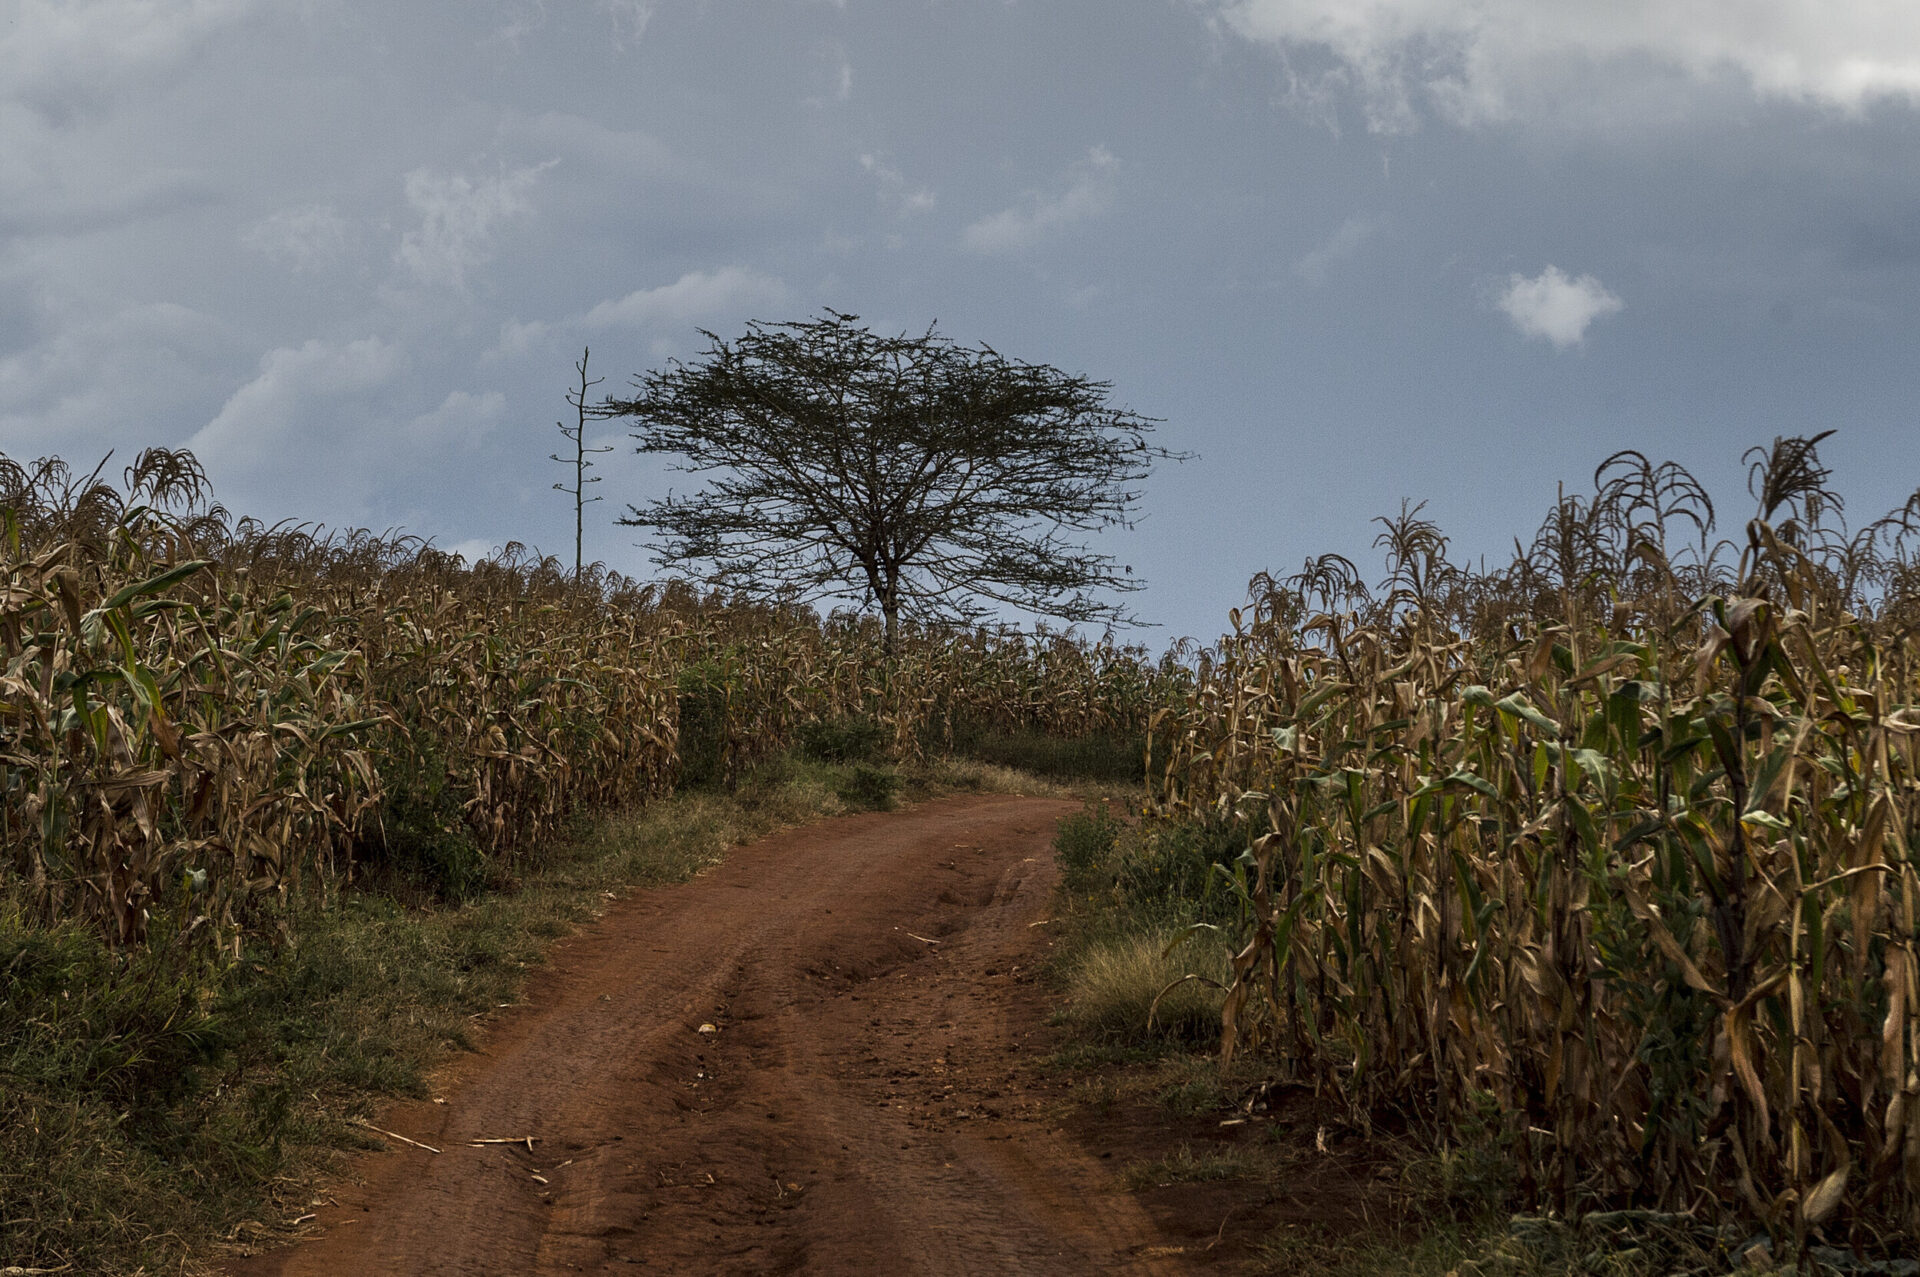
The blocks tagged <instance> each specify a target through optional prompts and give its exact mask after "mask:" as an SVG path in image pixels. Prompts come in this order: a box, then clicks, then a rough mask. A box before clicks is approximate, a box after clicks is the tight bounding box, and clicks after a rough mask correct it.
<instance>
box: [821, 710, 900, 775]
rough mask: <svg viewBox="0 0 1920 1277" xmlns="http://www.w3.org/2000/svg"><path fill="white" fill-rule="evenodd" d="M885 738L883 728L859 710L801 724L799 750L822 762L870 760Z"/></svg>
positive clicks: (878, 751) (884, 742) (859, 761)
mask: <svg viewBox="0 0 1920 1277" xmlns="http://www.w3.org/2000/svg"><path fill="white" fill-rule="evenodd" d="M886 741H887V737H886V730H885V729H884V728H882V727H881V726H880V724H878V723H876V722H874V721H873V720H872V719H871V718H868V717H866V716H865V715H859V714H850V715H846V716H844V717H840V718H825V719H816V720H815V721H813V722H810V723H806V724H803V725H802V726H801V728H800V752H801V753H803V754H805V755H806V756H807V757H808V758H812V759H815V760H817V761H819V762H823V763H870V762H872V761H874V760H875V759H876V758H878V757H879V756H880V753H881V750H882V749H883V748H884V747H885V745H886Z"/></svg>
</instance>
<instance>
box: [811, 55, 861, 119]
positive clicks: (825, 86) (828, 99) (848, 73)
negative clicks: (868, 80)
mask: <svg viewBox="0 0 1920 1277" xmlns="http://www.w3.org/2000/svg"><path fill="white" fill-rule="evenodd" d="M814 62H815V67H816V69H815V72H814V75H813V80H814V83H816V84H818V85H820V86H821V91H820V92H818V93H813V94H809V95H808V96H806V97H804V98H802V99H800V101H801V104H802V105H803V106H810V107H814V108H816V109H818V108H821V107H825V106H827V105H829V104H831V103H834V102H846V101H849V100H851V99H852V97H853V61H852V59H850V58H849V57H848V56H847V50H846V46H845V45H842V44H839V43H837V42H828V43H824V44H821V45H818V46H816V47H815V49H814Z"/></svg>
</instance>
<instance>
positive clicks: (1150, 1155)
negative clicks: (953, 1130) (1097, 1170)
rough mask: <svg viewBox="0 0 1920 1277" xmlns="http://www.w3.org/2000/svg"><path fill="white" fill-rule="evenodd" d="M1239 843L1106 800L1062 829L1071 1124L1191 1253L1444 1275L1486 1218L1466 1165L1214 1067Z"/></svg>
mask: <svg viewBox="0 0 1920 1277" xmlns="http://www.w3.org/2000/svg"><path fill="white" fill-rule="evenodd" d="M1245 845H1246V843H1245V833H1244V830H1242V829H1239V828H1236V827H1234V826H1233V825H1231V824H1226V823H1219V824H1208V823H1200V822H1188V823H1183V824H1160V825H1157V826H1151V827H1148V826H1141V825H1137V824H1132V823H1130V822H1128V821H1126V820H1123V819H1122V818H1120V817H1119V816H1117V815H1116V814H1115V807H1114V806H1113V805H1110V804H1107V803H1100V802H1090V803H1089V804H1088V806H1087V808H1086V810H1085V811H1084V812H1083V813H1081V814H1080V815H1078V816H1074V817H1070V818H1068V819H1067V820H1066V821H1064V822H1062V824H1061V828H1060V833H1059V835H1058V837H1057V839H1056V842H1055V845H1054V850H1055V856H1056V858H1057V860H1058V862H1059V864H1060V869H1061V884H1060V901H1059V904H1058V905H1057V906H1056V910H1055V916H1056V917H1057V918H1059V919H1060V920H1061V924H1062V925H1061V927H1060V930H1059V932H1058V933H1057V935H1058V939H1057V943H1056V947H1055V949H1054V955H1053V972H1052V974H1053V978H1054V982H1055V987H1056V989H1057V990H1058V994H1059V997H1060V1007H1059V1010H1058V1012H1057V1013H1056V1016H1055V1021H1056V1023H1057V1024H1058V1025H1059V1026H1060V1027H1061V1028H1062V1029H1063V1030H1064V1032H1065V1040H1064V1042H1063V1043H1062V1045H1061V1047H1060V1049H1059V1050H1058V1052H1057V1053H1056V1055H1055V1057H1054V1059H1053V1060H1052V1061H1051V1067H1053V1068H1054V1069H1057V1070H1059V1071H1060V1072H1062V1073H1064V1074H1065V1075H1067V1076H1068V1077H1069V1078H1071V1079H1072V1081H1073V1083H1074V1085H1073V1089H1072V1092H1071V1094H1072V1095H1073V1097H1074V1107H1075V1108H1076V1109H1077V1110H1078V1118H1079V1125H1080V1127H1081V1129H1083V1130H1084V1131H1087V1132H1089V1134H1090V1136H1091V1139H1092V1140H1093V1141H1094V1142H1095V1143H1096V1144H1098V1145H1100V1146H1101V1155H1102V1156H1111V1157H1112V1159H1113V1160H1112V1162H1111V1163H1110V1164H1112V1165H1113V1166H1114V1167H1115V1170H1116V1173H1117V1175H1118V1177H1119V1179H1120V1181H1121V1183H1123V1184H1124V1185H1125V1186H1126V1187H1127V1188H1128V1189H1129V1190H1131V1191H1132V1192H1134V1193H1135V1194H1136V1195H1137V1196H1138V1197H1140V1199H1141V1200H1142V1203H1143V1205H1144V1206H1145V1207H1146V1208H1147V1209H1148V1210H1149V1212H1150V1213H1155V1214H1158V1215H1160V1216H1161V1218H1162V1219H1163V1221H1164V1220H1166V1219H1167V1218H1168V1216H1169V1215H1170V1214H1172V1215H1175V1216H1184V1217H1190V1219H1181V1218H1175V1219H1173V1220H1172V1221H1171V1222H1172V1223H1173V1224H1174V1226H1175V1231H1178V1230H1179V1228H1180V1227H1181V1226H1182V1225H1183V1224H1187V1223H1190V1225H1191V1229H1192V1235H1193V1237H1194V1244H1192V1245H1190V1246H1189V1247H1188V1248H1187V1249H1188V1250H1189V1251H1190V1252H1194V1253H1196V1255H1197V1254H1198V1253H1199V1252H1203V1251H1208V1252H1210V1251H1212V1250H1213V1249H1214V1248H1215V1247H1216V1246H1219V1245H1220V1244H1221V1243H1223V1242H1224V1243H1225V1248H1224V1250H1222V1252H1221V1254H1220V1255H1217V1256H1214V1255H1209V1256H1208V1257H1209V1258H1213V1259H1216V1260H1220V1261H1224V1262H1225V1263H1226V1264H1227V1265H1228V1270H1229V1271H1245V1272H1256V1273H1275V1274H1279V1273H1286V1274H1295V1273H1298V1274H1310V1275H1313V1277H1362V1275H1363V1274H1364V1275H1366V1277H1373V1275H1374V1274H1381V1273H1395V1274H1410V1275H1422V1277H1441V1275H1442V1274H1446V1273H1450V1272H1453V1271H1455V1270H1456V1269H1458V1267H1459V1265H1460V1263H1461V1261H1462V1260H1463V1259H1465V1258H1466V1256H1467V1255H1468V1253H1469V1252H1470V1250H1471V1248H1472V1245H1473V1243H1474V1241H1475V1238H1476V1235H1477V1234H1478V1233H1480V1232H1481V1231H1483V1229H1484V1227H1485V1224H1484V1223H1483V1220H1482V1218H1481V1216H1482V1215H1484V1212H1480V1211H1476V1210H1474V1209H1471V1208H1469V1209H1466V1210H1465V1211H1462V1210H1461V1209H1459V1208H1460V1207H1461V1206H1462V1205H1465V1203H1462V1202H1459V1201H1449V1200H1447V1197H1448V1192H1447V1184H1448V1183H1449V1182H1450V1181H1451V1180H1457V1179H1458V1178H1459V1176H1458V1175H1453V1176H1449V1175H1447V1174H1445V1173H1442V1172H1441V1171H1440V1168H1438V1167H1437V1166H1435V1165H1433V1164H1431V1163H1430V1162H1429V1161H1428V1160H1427V1159H1424V1158H1422V1157H1421V1156H1419V1154H1418V1150H1416V1149H1415V1147H1414V1146H1413V1145H1412V1144H1411V1143H1410V1142H1408V1141H1405V1140H1389V1139H1385V1138H1382V1137H1378V1136H1375V1137H1372V1138H1369V1139H1366V1140H1361V1139H1358V1138H1355V1137H1354V1133H1352V1132H1349V1131H1345V1130H1343V1129H1342V1127H1341V1124H1340V1122H1339V1118H1338V1116H1337V1115H1336V1114H1335V1113H1333V1112H1332V1110H1331V1108H1330V1107H1329V1106H1324V1105H1321V1104H1319V1103H1318V1102H1317V1101H1315V1100H1314V1099H1313V1097H1311V1096H1307V1095H1303V1094H1298V1093H1293V1092H1289V1091H1287V1090H1285V1089H1284V1088H1283V1087H1281V1086H1280V1085H1278V1077H1277V1075H1276V1074H1275V1073H1274V1072H1273V1071H1272V1069H1271V1067H1270V1066H1268V1065H1265V1064H1261V1063H1258V1062H1254V1061H1250V1060H1248V1059H1247V1057H1246V1056H1242V1057H1241V1059H1240V1060H1239V1061H1236V1063H1235V1064H1234V1066H1233V1067H1232V1068H1231V1069H1229V1070H1224V1071H1223V1070H1222V1069H1221V1067H1220V1065H1219V1062H1218V1055H1217V1051H1218V1045H1219V1033H1220V1005H1221V998H1222V991H1221V989H1220V988H1219V987H1218V985H1219V984H1220V983H1221V982H1223V981H1224V980H1225V979H1226V978H1227V974H1228V959H1229V957H1230V954H1231V951H1232V948H1233V947H1234V946H1235V945H1236V943H1237V937H1238V935H1239V931H1238V923H1239V916H1238V906H1237V905H1236V903H1235V901H1234V897H1233V894H1232V892H1231V891H1230V890H1229V889H1228V888H1227V885H1226V883H1225V882H1224V881H1223V880H1222V879H1221V878H1220V875H1219V874H1218V873H1217V872H1216V870H1215V868H1214V866H1216V865H1228V866H1230V865H1231V864H1232V861H1233V859H1234V857H1235V856H1237V855H1238V854H1239V850H1240V848H1242V847H1244V846H1245ZM1183 977H1199V978H1188V979H1185V981H1184V982H1183V983H1181V982H1180V981H1182V979H1183ZM1329 1139H1330V1140H1331V1145H1330V1146H1329V1144H1328V1141H1329ZM1330 1183H1337V1184H1339V1185H1341V1188H1340V1189H1339V1192H1338V1194H1337V1195H1335V1196H1328V1195H1327V1192H1326V1188H1325V1186H1326V1185H1327V1184H1330ZM1355 1183H1359V1184H1360V1185H1361V1186H1362V1187H1361V1190H1360V1193H1359V1194H1356V1193H1355V1192H1354V1191H1353V1189H1352V1185H1354V1184H1355ZM1456 1187H1457V1185H1456ZM1289 1202H1291V1203H1293V1204H1294V1205H1296V1206H1297V1207H1298V1208H1299V1209H1297V1210H1289V1209H1288V1208H1287V1205H1286V1204H1287V1203H1289ZM1463 1215H1464V1217H1465V1218H1464V1220H1463ZM1307 1221H1310V1222H1307ZM1503 1222H1504V1221H1503ZM1230 1224H1231V1225H1233V1227H1232V1229H1231V1231H1229V1227H1228V1226H1229V1225H1230ZM1216 1225H1218V1232H1216ZM1516 1271H1518V1270H1516ZM1542 1271H1544V1270H1542Z"/></svg>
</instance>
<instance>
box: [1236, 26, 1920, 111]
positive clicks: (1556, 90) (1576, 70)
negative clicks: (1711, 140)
mask: <svg viewBox="0 0 1920 1277" xmlns="http://www.w3.org/2000/svg"><path fill="white" fill-rule="evenodd" d="M1201 3H1202V5H1203V6H1204V7H1205V8H1206V9H1207V10H1208V11H1209V12H1210V14H1212V15H1213V16H1214V18H1215V20H1216V21H1217V22H1218V23H1219V24H1221V25H1223V26H1224V27H1225V28H1227V29H1228V30H1231V31H1234V32H1236V33H1238V34H1239V35H1241V36H1243V37H1245V38H1247V39H1249V40H1252V41H1256V42H1259V43H1265V44H1271V45H1273V46H1275V47H1277V48H1278V49H1280V50H1281V52H1282V53H1283V55H1284V56H1286V58H1287V65H1288V73H1289V77H1290V79H1291V81H1292V85H1293V90H1294V94H1295V97H1296V98H1297V99H1298V100H1301V101H1302V102H1304V103H1306V104H1308V105H1314V104H1320V105H1324V104H1325V103H1326V102H1327V101H1328V100H1329V99H1333V98H1344V97H1354V98H1357V99H1358V101H1359V104H1360V106H1361V109H1362V111H1363V113H1364V115H1365V117H1366V121H1367V127H1368V128H1369V129H1370V130H1372V131H1374V132H1376V133H1389V134H1391V133H1404V132H1408V131H1410V130H1412V129H1414V128H1417V127H1418V124H1419V116H1420V110H1419V107H1420V105H1421V104H1422V102H1423V101H1424V103H1425V105H1426V106H1427V107H1429V108H1430V109H1432V110H1433V111H1435V112H1437V113H1438V114H1440V115H1442V116H1443V117H1446V118H1449V119H1452V120H1454V121H1455V122H1457V123H1462V124H1478V123H1485V122H1489V121H1494V120H1504V119H1510V118H1516V115H1517V114H1519V112H1518V109H1517V107H1518V104H1519V103H1521V102H1525V101H1530V100H1537V99H1546V100H1555V99H1565V98H1567V97H1568V96H1569V95H1573V94H1598V95H1601V96H1605V97H1608V98H1610V99H1616V100H1626V99H1630V98H1631V97H1632V96H1634V94H1633V89H1632V86H1631V84H1630V83H1629V82H1630V81H1636V80H1637V81H1642V82H1644V81H1647V80H1650V79H1657V78H1659V77H1661V76H1674V75H1678V76H1680V77H1683V78H1684V79H1686V80H1688V81H1691V82H1693V83H1695V84H1696V85H1698V86H1708V85H1712V84H1714V83H1717V82H1723V81H1724V80H1726V79H1727V78H1728V77H1732V78H1733V79H1734V80H1735V81H1736V82H1738V83H1740V84H1742V85H1744V86H1745V88H1746V89H1747V90H1748V91H1750V92H1752V93H1754V94H1758V95H1760V96H1762V97H1768V98H1780V99H1785V100H1788V101H1793V102H1801V103H1807V104H1812V105H1817V106H1824V107H1832V108H1839V109H1841V110H1845V111H1849V112H1858V111H1861V110H1863V109H1864V108H1865V107H1866V106H1867V105H1869V104H1870V103H1872V102H1874V101H1876V100H1880V99H1896V100H1903V101H1905V102H1907V103H1909V104H1920V7H1917V6H1914V5H1911V4H1899V3H1840V4H1834V3H1830V2H1828V0H1694V2H1692V3H1685V4H1680V3H1673V2H1671V0H1622V2H1619V3H1595V2H1594V0H1201Z"/></svg>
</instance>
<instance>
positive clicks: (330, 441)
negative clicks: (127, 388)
mask: <svg viewBox="0 0 1920 1277" xmlns="http://www.w3.org/2000/svg"><path fill="white" fill-rule="evenodd" d="M406 366H407V357H406V352H405V351H403V350H402V349H401V348H400V347H398V346H396V345H394V344H393V343H391V342H387V341H383V340H381V339H380V338H378V337H364V338H361V339H360V340H358V341H351V342H345V343H335V342H328V341H321V340H319V339H318V338H315V339H313V340H311V341H308V342H305V343H304V344H302V345H299V346H281V347H279V348H277V349H275V350H270V351H268V352H267V353H266V354H265V355H264V356H262V357H261V360H260V371H259V373H258V374H257V375H256V376H254V378H253V379H252V380H250V381H248V382H247V383H246V384H245V385H243V386H241V387H240V388H239V389H238V390H236V391H234V392H233V394H232V395H231V396H229V397H228V399H227V402H226V403H225V404H224V405H222V406H221V409H220V411H219V413H218V414H216V415H215V416H214V418H213V420H211V421H209V422H208V423H207V424H206V425H204V426H202V427H201V428H200V430H199V431H198V432H197V433H196V434H195V435H194V436H193V438H192V439H190V440H188V442H187V446H188V448H190V449H191V450H192V451H193V453H194V455H195V456H197V457H199V458H200V460H201V461H203V462H205V463H206V464H207V467H208V469H209V470H211V471H212V472H213V474H214V476H215V478H216V480H217V481H219V482H221V483H222V484H223V485H225V484H227V483H228V482H231V483H232V484H233V485H234V486H235V487H237V488H238V490H239V491H238V495H239V497H240V500H239V501H238V503H237V508H241V509H245V508H249V507H251V506H253V505H254V504H255V501H256V498H257V497H259V496H263V495H265V494H266V493H267V492H271V491H274V490H284V489H285V488H287V487H290V486H292V484H293V483H294V477H295V476H296V475H299V476H304V479H305V481H306V482H307V483H309V484H313V485H324V486H327V487H334V488H338V487H347V488H349V489H350V490H352V491H353V492H354V493H355V494H356V495H362V496H363V495H364V493H365V492H366V491H367V490H368V489H369V488H370V487H371V485H372V483H373V476H374V475H377V474H378V472H379V471H380V469H381V468H382V466H383V465H384V464H386V461H387V454H388V453H389V452H390V448H389V446H388V441H387V440H385V439H383V438H382V437H381V435H382V434H383V433H384V432H383V431H382V430H380V429H378V428H377V427H375V426H374V424H373V423H372V421H371V418H370V415H369V414H368V412H367V411H366V408H367V406H368V401H369V398H370V396H372V395H373V394H374V392H377V391H380V390H381V389H383V388H385V387H386V386H388V385H390V384H391V383H392V382H393V381H394V379H395V378H397V377H398V376H399V375H400V374H401V373H402V372H403V371H404V370H405V368H406ZM226 490H227V488H226V487H225V486H223V487H222V491H226Z"/></svg>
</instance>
